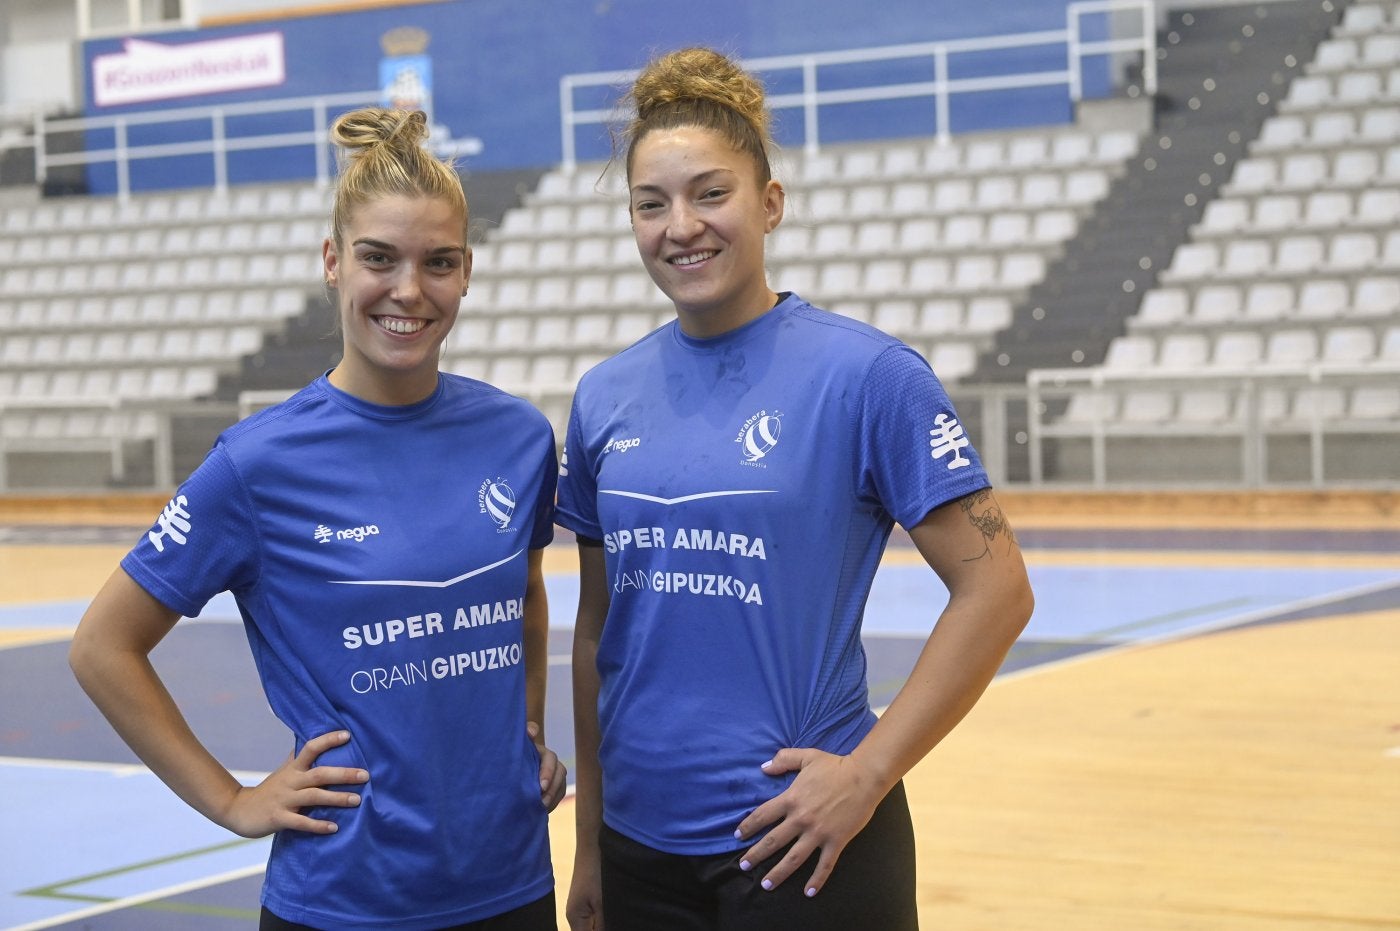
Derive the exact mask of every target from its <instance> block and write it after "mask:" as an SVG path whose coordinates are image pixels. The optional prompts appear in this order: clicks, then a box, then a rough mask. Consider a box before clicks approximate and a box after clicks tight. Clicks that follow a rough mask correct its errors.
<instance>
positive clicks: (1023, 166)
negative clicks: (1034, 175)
mask: <svg viewBox="0 0 1400 931" xmlns="http://www.w3.org/2000/svg"><path fill="white" fill-rule="evenodd" d="M1138 147H1139V139H1138V136H1137V134H1136V133H1133V132H1131V131H1128V130H1105V131H1103V132H1100V133H1089V132H1082V131H1061V132H1030V133H1016V134H1011V135H1007V136H980V137H977V138H975V139H971V140H968V141H965V140H961V139H957V138H953V139H950V140H948V141H946V142H940V141H936V140H930V141H928V142H925V143H922V144H908V143H895V144H889V145H884V146H862V147H859V148H850V149H847V150H846V151H838V150H835V149H829V150H826V151H823V152H820V153H818V154H816V155H806V154H803V153H800V152H794V153H791V154H787V155H784V156H782V157H780V158H779V160H778V164H777V165H776V166H775V171H776V173H777V174H778V175H779V177H780V180H783V181H784V182H785V183H787V184H789V185H791V186H793V187H794V189H797V188H799V187H801V186H803V185H811V186H818V185H821V186H825V185H827V184H831V183H848V184H858V183H864V182H869V181H882V182H891V181H896V180H900V179H908V180H917V179H923V180H934V179H939V180H941V179H944V178H948V177H953V176H958V175H971V176H977V175H984V174H990V173H998V174H1000V173H1005V172H1007V171H1008V170H1010V171H1012V172H1013V173H1017V174H1019V173H1022V172H1044V171H1046V170H1051V171H1061V172H1068V171H1070V170H1073V169H1078V168H1094V167H1116V166H1121V165H1122V164H1123V163H1124V162H1126V161H1127V160H1128V159H1130V158H1132V157H1133V155H1134V154H1136V153H1137V151H1138ZM784 169H790V172H785V170H784ZM789 174H790V177H789V176H786V175H789ZM600 197H605V198H609V199H613V200H618V201H621V200H623V199H625V189H624V184H623V181H622V179H621V177H620V175H619V174H618V172H617V170H616V168H615V167H613V168H611V169H609V170H608V171H607V172H606V173H605V172H604V166H603V165H601V164H587V165H581V166H578V167H576V168H575V169H574V170H573V171H572V172H569V171H566V170H564V169H557V170H554V171H550V172H548V173H546V174H545V175H544V177H542V178H541V179H540V183H539V185H538V186H537V187H536V189H535V191H534V192H533V193H532V194H531V195H530V196H529V197H528V198H527V200H528V202H529V203H531V204H535V205H541V206H543V205H549V204H571V203H579V202H591V201H596V200H598V199H599V198H600Z"/></svg>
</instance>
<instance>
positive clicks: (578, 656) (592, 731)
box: [573, 638, 603, 843]
mask: <svg viewBox="0 0 1400 931" xmlns="http://www.w3.org/2000/svg"><path fill="white" fill-rule="evenodd" d="M597 656H598V645H597V643H596V641H592V640H585V639H581V638H576V639H575V642H574V653H573V681H574V694H573V698H574V752H575V754H576V756H575V762H574V819H575V825H576V828H577V833H578V839H579V842H580V843H592V842H596V840H597V837H598V832H599V831H600V830H601V829H602V826H603V779H602V771H601V768H600V766H599V763H598V746H599V742H600V732H599V727H598V667H597Z"/></svg>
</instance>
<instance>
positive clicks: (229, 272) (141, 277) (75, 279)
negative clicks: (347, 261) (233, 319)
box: [0, 251, 322, 300]
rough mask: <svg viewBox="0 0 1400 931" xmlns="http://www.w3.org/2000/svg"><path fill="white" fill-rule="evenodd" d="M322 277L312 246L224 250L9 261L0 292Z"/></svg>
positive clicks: (172, 287) (305, 282)
mask: <svg viewBox="0 0 1400 931" xmlns="http://www.w3.org/2000/svg"><path fill="white" fill-rule="evenodd" d="M321 280H322V266H321V257H320V256H319V255H317V254H316V253H314V252H311V251H298V252H288V253H286V254H284V255H280V256H278V255H268V254H263V253H257V254H253V255H237V254H233V253H225V254H222V255H219V256H208V255H197V256H189V257H185V258H176V259H158V260H133V261H124V262H117V261H113V262H64V263H49V264H23V265H19V264H17V265H11V266H9V267H7V268H6V269H5V270H4V272H3V274H0V293H3V294H5V295H6V296H7V297H9V298H10V299H12V300H13V299H15V298H19V297H23V296H26V295H53V294H87V293H95V294H111V293H113V292H137V293H140V292H159V291H184V290H190V289H193V288H211V289H218V288H229V287H238V286H242V285H248V286H253V287H260V288H267V287H273V286H278V285H283V286H289V287H300V288H312V287H314V286H315V285H316V284H317V283H318V282H320V281H321Z"/></svg>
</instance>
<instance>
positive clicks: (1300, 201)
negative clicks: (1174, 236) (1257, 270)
mask: <svg viewBox="0 0 1400 931" xmlns="http://www.w3.org/2000/svg"><path fill="white" fill-rule="evenodd" d="M1397 223H1400V183H1397V184H1396V185H1395V186H1393V187H1377V188H1371V189H1368V190H1357V191H1352V190H1323V191H1313V192H1312V193H1309V194H1259V195H1254V196H1246V195H1238V196H1232V197H1222V198H1219V199H1217V200H1213V201H1211V202H1210V203H1208V204H1206V209H1205V213H1204V214H1203V215H1202V216H1201V220H1200V222H1199V223H1198V224H1196V227H1195V229H1194V230H1193V231H1192V235H1193V236H1195V237H1196V238H1200V237H1203V236H1230V235H1234V234H1235V233H1241V232H1244V233H1251V232H1284V231H1295V230H1298V229H1300V228H1301V229H1317V230H1325V229H1336V228H1338V227H1343V226H1384V227H1389V226H1394V225H1396V224H1397Z"/></svg>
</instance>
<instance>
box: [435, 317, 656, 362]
mask: <svg viewBox="0 0 1400 931" xmlns="http://www.w3.org/2000/svg"><path fill="white" fill-rule="evenodd" d="M673 316H674V314H673V313H672V312H671V311H670V310H664V311H659V312H658V311H637V310H634V311H627V312H622V313H610V312H604V311H599V312H597V313H573V314H539V315H526V314H505V315H501V316H481V315H472V316H459V317H458V318H457V323H456V325H455V326H454V327H453V328H452V332H451V333H449V334H448V337H447V345H446V351H447V352H448V353H458V352H460V353H464V354H477V355H494V354H498V353H516V352H532V351H540V350H545V351H556V350H561V349H590V350H599V349H603V350H610V351H612V352H616V351H617V350H619V349H622V348H624V347H626V346H629V345H631V344H632V343H634V342H636V341H637V340H639V339H641V338H642V337H643V336H645V335H646V334H647V333H650V332H651V331H652V330H654V329H656V328H657V327H658V326H661V325H662V324H663V323H666V322H667V321H669V320H670V319H671V318H672V317H673Z"/></svg>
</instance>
